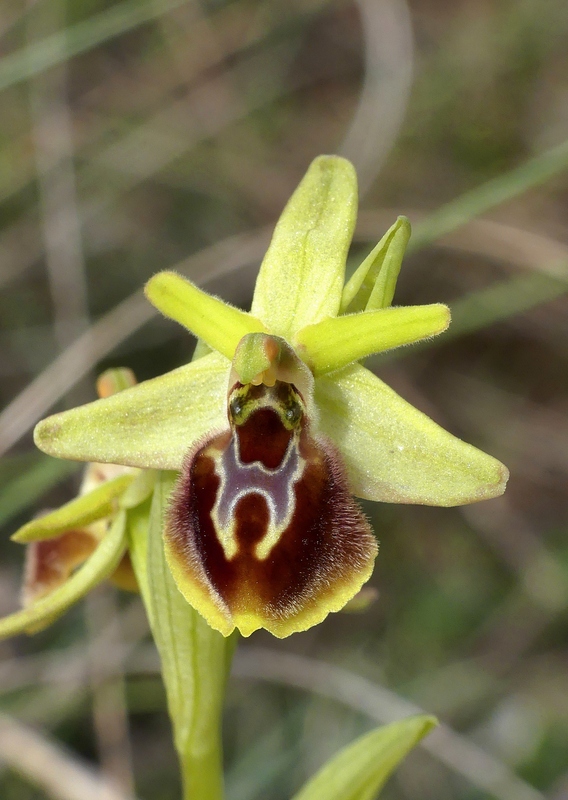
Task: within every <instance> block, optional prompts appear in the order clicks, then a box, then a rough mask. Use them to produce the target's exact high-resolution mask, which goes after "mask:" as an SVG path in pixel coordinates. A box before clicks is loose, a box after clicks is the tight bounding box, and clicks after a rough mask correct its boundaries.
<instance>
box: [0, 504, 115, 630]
mask: <svg viewBox="0 0 568 800" xmlns="http://www.w3.org/2000/svg"><path fill="white" fill-rule="evenodd" d="M125 547H126V525H125V514H124V512H121V513H119V515H118V516H117V518H116V519H115V521H114V522H113V524H112V525H111V527H110V529H109V531H108V533H107V534H106V536H105V537H104V539H102V541H101V543H100V544H99V546H98V547H97V549H96V550H95V552H94V553H93V554H92V555H91V556H89V558H88V559H87V560H86V561H85V563H84V564H83V566H82V567H80V569H78V570H77V572H76V573H75V574H74V575H73V576H72V577H71V578H69V580H68V581H66V582H65V583H64V584H63V585H62V586H60V587H59V588H58V589H55V590H54V591H53V592H51V593H50V594H48V595H46V596H45V597H43V598H42V599H41V600H38V601H37V602H36V603H34V604H33V605H31V606H30V607H29V608H24V609H22V611H16V613H15V614H11V615H10V616H8V617H4V619H2V620H0V638H1V639H5V638H6V637H8V636H14V635H15V634H17V633H24V632H25V633H35V632H36V631H38V630H41V629H43V628H45V627H46V626H47V625H50V624H51V623H52V622H54V621H55V620H56V619H57V617H59V616H60V615H61V614H63V613H64V612H65V611H67V609H68V608H69V606H71V605H73V603H76V602H77V600H79V599H80V598H81V597H83V595H85V594H87V592H89V591H90V590H91V589H92V588H93V587H94V586H96V585H97V584H98V583H100V582H101V581H102V580H104V579H105V578H107V577H108V576H109V575H111V574H112V572H114V570H115V569H116V566H117V565H118V563H119V561H120V559H121V558H122V556H123V554H124V551H125Z"/></svg>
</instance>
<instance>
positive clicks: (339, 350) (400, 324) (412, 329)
mask: <svg viewBox="0 0 568 800" xmlns="http://www.w3.org/2000/svg"><path fill="white" fill-rule="evenodd" d="M449 324H450V310H449V308H448V307H447V306H444V305H442V304H441V303H433V304H431V305H428V306H406V307H404V308H381V309H379V310H377V311H362V312H360V313H358V314H346V315H344V316H341V317H330V318H328V319H324V320H322V322H318V323H316V324H315V325H308V326H307V327H306V328H303V329H302V330H301V331H300V332H299V333H298V334H297V336H296V341H297V343H298V344H299V345H300V346H301V347H302V348H303V349H304V351H305V358H304V360H305V361H306V362H307V363H308V364H309V365H310V367H311V368H312V370H313V372H314V373H315V374H316V375H318V374H322V373H325V372H333V371H334V370H337V369H341V368H342V367H345V366H347V364H351V363H352V362H353V361H358V360H359V359H361V358H365V356H369V355H371V354H372V353H379V352H382V351H384V350H390V349H391V348H393V347H400V346H401V345H405V344H411V343H413V342H417V341H419V340H420V339H426V338H428V337H430V336H436V335H437V334H438V333H442V331H445V330H446V328H447V327H448V325H449Z"/></svg>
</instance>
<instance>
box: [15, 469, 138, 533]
mask: <svg viewBox="0 0 568 800" xmlns="http://www.w3.org/2000/svg"><path fill="white" fill-rule="evenodd" d="M134 478H135V475H134V473H131V474H129V475H119V476H118V477H117V478H113V479H112V480H109V481H105V482H104V483H103V484H102V485H101V486H98V487H97V488H96V489H93V491H92V492H89V493H88V494H84V495H81V496H80V497H76V498H75V499H73V500H71V501H70V502H69V503H65V505H64V506H61V508H58V509H56V510H55V511H51V512H50V513H49V514H45V515H44V516H42V517H38V518H37V519H33V520H32V521H31V522H28V523H26V525H23V526H22V527H21V528H20V529H19V530H17V531H16V533H14V534H13V536H12V537H11V538H12V541H13V542H19V543H20V544H26V543H27V542H39V541H41V540H42V539H51V538H52V537H53V536H56V535H57V534H58V533H63V532H64V531H68V530H71V529H72V528H82V527H84V526H85V525H89V524H90V523H91V522H96V520H98V519H104V518H105V517H108V516H110V515H111V514H112V513H113V512H114V511H116V510H117V508H118V504H117V498H118V497H119V496H120V495H121V494H122V493H123V492H124V491H126V490H127V488H128V487H129V486H130V484H131V483H132V481H133V480H134Z"/></svg>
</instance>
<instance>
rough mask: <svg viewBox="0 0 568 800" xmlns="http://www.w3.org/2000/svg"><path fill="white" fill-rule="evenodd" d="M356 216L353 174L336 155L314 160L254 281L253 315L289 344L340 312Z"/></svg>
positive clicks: (289, 203)
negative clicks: (297, 335) (305, 330)
mask: <svg viewBox="0 0 568 800" xmlns="http://www.w3.org/2000/svg"><path fill="white" fill-rule="evenodd" d="M356 215H357V176H356V174H355V170H354V169H353V165H352V164H351V163H350V162H349V161H346V160H345V159H344V158H340V157H339V156H320V157H319V158H316V159H315V160H314V161H313V162H312V164H311V165H310V168H309V169H308V171H307V173H306V175H305V176H304V178H303V179H302V181H301V182H300V184H299V186H298V188H297V189H296V191H295V192H294V194H293V195H292V197H291V198H290V200H289V201H288V204H287V205H286V208H285V209H284V211H283V212H282V216H281V217H280V219H279V221H278V223H277V225H276V228H275V230H274V235H273V237H272V241H271V243H270V247H269V248H268V251H267V253H266V255H265V257H264V260H263V262H262V266H261V268H260V272H259V275H258V278H257V281H256V288H255V292H254V298H253V302H252V309H251V311H252V313H253V314H254V315H255V316H256V317H258V318H259V319H261V320H262V321H263V322H264V323H265V324H266V325H267V327H268V328H269V330H270V332H271V333H274V334H276V335H277V336H283V337H284V338H287V339H288V340H291V339H292V338H293V336H294V334H295V333H296V332H297V331H299V330H300V329H301V328H303V327H305V326H306V325H309V324H311V323H313V322H319V321H320V320H322V319H325V318H326V317H329V316H335V315H336V314H337V313H338V312H339V306H340V303H341V293H342V290H343V280H344V274H345V262H346V259H347V252H348V250H349V245H350V244H351V237H352V235H353V230H354V227H355V220H356Z"/></svg>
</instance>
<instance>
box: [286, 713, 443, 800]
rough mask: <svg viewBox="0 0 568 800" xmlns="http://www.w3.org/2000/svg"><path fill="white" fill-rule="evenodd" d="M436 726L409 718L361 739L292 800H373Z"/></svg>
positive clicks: (432, 719)
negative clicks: (400, 764) (401, 763)
mask: <svg viewBox="0 0 568 800" xmlns="http://www.w3.org/2000/svg"><path fill="white" fill-rule="evenodd" d="M437 724H438V723H437V720H436V718H435V717H428V716H418V717H409V718H408V719H403V720H401V721H400V722H393V723H392V724H390V725H385V726H384V727H382V728H377V730H374V731H371V732H370V733H366V734H364V735H363V736H360V737H359V738H358V739H356V740H355V741H354V742H352V743H351V744H350V745H347V747H344V748H343V750H340V751H339V753H337V755H335V756H334V757H333V758H332V759H331V760H330V761H328V762H327V764H324V766H323V767H322V768H321V769H320V770H319V772H317V773H316V774H315V775H314V777H313V778H311V780H309V781H308V783H307V784H306V785H305V786H304V787H303V788H302V789H301V790H300V791H299V792H298V794H296V795H294V797H293V798H292V800H324V798H325V800H374V798H376V796H377V792H378V791H379V790H380V789H381V788H382V787H383V786H384V784H385V782H386V780H387V779H388V777H389V776H390V774H391V773H392V771H393V770H394V769H395V768H396V767H397V766H398V765H399V763H400V762H401V761H402V760H403V758H404V757H405V756H406V755H408V753H409V752H410V751H411V750H412V748H413V747H414V746H415V745H416V744H418V742H419V741H420V740H421V739H422V738H424V736H426V735H427V734H428V733H429V732H430V731H431V730H432V728H434V727H435V726H436V725H437Z"/></svg>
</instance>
